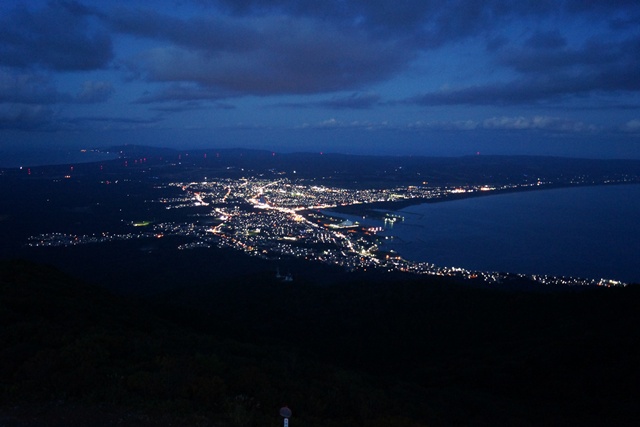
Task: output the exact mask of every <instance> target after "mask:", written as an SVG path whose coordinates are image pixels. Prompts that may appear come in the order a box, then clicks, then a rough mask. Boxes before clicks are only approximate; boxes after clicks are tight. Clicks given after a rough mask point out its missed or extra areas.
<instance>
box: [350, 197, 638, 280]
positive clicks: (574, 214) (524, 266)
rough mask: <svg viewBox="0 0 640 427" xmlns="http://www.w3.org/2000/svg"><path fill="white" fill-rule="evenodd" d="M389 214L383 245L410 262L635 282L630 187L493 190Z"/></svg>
mask: <svg viewBox="0 0 640 427" xmlns="http://www.w3.org/2000/svg"><path fill="white" fill-rule="evenodd" d="M394 213H395V214H397V215H400V216H402V217H404V221H401V222H400V221H398V222H396V223H395V224H389V223H386V225H385V231H384V232H382V233H381V235H382V236H386V237H387V238H388V239H387V240H384V244H383V246H382V248H383V249H386V250H390V249H392V250H395V251H396V252H398V253H399V254H401V255H402V256H403V257H404V258H406V259H409V260H414V261H426V262H430V263H433V264H436V265H438V266H450V267H462V268H466V269H470V270H480V271H499V272H511V273H524V274H547V275H554V276H572V277H582V278H592V279H600V278H605V279H613V280H621V281H624V282H627V283H640V185H637V184H630V185H606V186H604V185H603V186H593V187H571V188H559V189H549V190H540V191H528V192H520V193H508V194H497V195H489V196H483V197H475V198H468V199H461V200H454V201H446V202H439V203H425V204H421V205H414V206H409V207H406V208H404V209H400V210H398V211H395V212H394ZM361 221H362V220H361ZM364 221H365V222H366V221H367V219H365V220H364Z"/></svg>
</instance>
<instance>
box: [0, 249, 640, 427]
mask: <svg viewBox="0 0 640 427" xmlns="http://www.w3.org/2000/svg"><path fill="white" fill-rule="evenodd" d="M344 277H349V276H344ZM638 302H640V292H639V290H638V289H636V288H635V287H633V288H625V289H595V290H589V291H581V292H567V293H549V294H539V293H538V294H534V293H525V292H503V291H496V290H486V289H472V288H469V287H465V286H461V285H458V284H455V283H450V282H448V281H434V280H433V279H419V280H408V279H398V280H393V281H384V280H370V279H369V278H368V277H367V276H366V275H363V276H360V277H357V276H354V277H352V278H351V279H349V282H345V283H336V284H335V285H334V286H317V285H313V284H303V283H299V282H294V283H293V284H287V283H283V282H279V281H276V280H275V279H274V278H273V275H269V276H267V275H266V273H264V274H262V273H250V274H247V275H245V276H244V277H243V278H242V280H239V279H238V280H235V281H234V280H227V279H225V280H211V281H210V282H209V283H204V284H203V285H202V286H201V287H184V288H181V289H180V290H176V291H173V292H171V293H170V294H165V295H163V296H156V297H154V300H153V301H152V300H150V299H149V298H147V299H145V300H134V299H124V298H122V297H115V296H112V295H110V294H108V293H107V292H105V291H103V290H101V289H98V288H93V287H91V286H89V285H86V284H84V283H81V282H79V281H77V280H74V279H72V278H70V277H67V276H65V275H64V274H62V273H61V272H59V271H57V270H55V269H52V268H49V267H46V266H42V265H37V264H32V263H26V262H18V261H13V262H3V263H1V264H0V322H1V324H2V329H1V331H0V399H1V400H0V425H2V426H7V427H14V426H15V427H23V426H62V425H65V426H84V425H92V426H101V425H104V426H107V425H115V424H121V425H140V426H151V425H158V426H163V425H174V426H181V425H199V426H277V425H281V422H282V421H281V419H280V418H279V417H278V415H277V411H278V408H279V407H280V406H282V405H284V404H288V405H289V406H290V407H291V408H292V410H293V413H294V418H293V419H292V422H295V423H296V425H297V424H299V425H305V426H327V425H330V426H354V425H355V426H421V425H424V426H451V425H560V424H563V425H566V424H569V425H578V424H579V425H591V426H596V425H637V423H638V421H639V420H640V413H639V411H638V407H637V404H636V402H637V399H638V397H640V375H639V372H640V369H639V367H638V363H637V361H638V360H640V332H639V331H640V330H639V328H638V327H637V325H638V324H639V323H638V321H639V320H640V313H639V312H638V310H637V307H638Z"/></svg>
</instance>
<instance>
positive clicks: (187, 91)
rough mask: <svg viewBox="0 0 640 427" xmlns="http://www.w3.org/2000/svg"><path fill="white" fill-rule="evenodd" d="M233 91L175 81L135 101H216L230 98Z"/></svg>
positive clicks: (152, 102) (143, 102)
mask: <svg viewBox="0 0 640 427" xmlns="http://www.w3.org/2000/svg"><path fill="white" fill-rule="evenodd" d="M229 96H231V93H228V92H227V93H224V92H222V91H220V90H217V89H212V88H210V87H202V86H199V85H197V84H196V85H194V84H191V85H187V84H180V83H175V84H172V85H170V86H169V87H166V88H164V89H162V90H161V91H158V92H153V93H151V92H149V93H145V94H144V95H142V96H141V97H139V98H138V99H137V100H136V101H135V103H137V104H155V103H166V102H175V103H187V102H193V101H216V100H219V99H223V98H228V97H229Z"/></svg>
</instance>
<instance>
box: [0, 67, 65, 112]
mask: <svg viewBox="0 0 640 427" xmlns="http://www.w3.org/2000/svg"><path fill="white" fill-rule="evenodd" d="M70 101H72V97H71V96H70V95H68V94H64V93H61V92H59V91H58V90H57V89H56V87H55V85H54V83H53V81H52V80H51V78H50V77H49V76H47V75H44V74H37V73H31V72H19V71H15V70H10V69H2V68H0V103H12V104H55V103H59V102H70Z"/></svg>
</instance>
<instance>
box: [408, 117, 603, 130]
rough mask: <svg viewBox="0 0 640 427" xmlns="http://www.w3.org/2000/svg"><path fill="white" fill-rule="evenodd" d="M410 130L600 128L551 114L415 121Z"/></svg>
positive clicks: (409, 127) (410, 125) (409, 126)
mask: <svg viewBox="0 0 640 427" xmlns="http://www.w3.org/2000/svg"><path fill="white" fill-rule="evenodd" d="M407 127H408V129H410V130H439V131H476V130H491V131H544V132H548V133H589V132H595V131H597V130H598V129H597V128H596V127H595V126H594V125H589V124H586V123H584V122H581V121H577V120H571V119H566V118H561V117H550V116H533V117H525V116H517V117H509V116H502V117H490V118H488V119H484V120H457V121H438V122H422V121H418V122H414V123H410V124H409V125H408V126H407Z"/></svg>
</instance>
